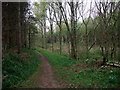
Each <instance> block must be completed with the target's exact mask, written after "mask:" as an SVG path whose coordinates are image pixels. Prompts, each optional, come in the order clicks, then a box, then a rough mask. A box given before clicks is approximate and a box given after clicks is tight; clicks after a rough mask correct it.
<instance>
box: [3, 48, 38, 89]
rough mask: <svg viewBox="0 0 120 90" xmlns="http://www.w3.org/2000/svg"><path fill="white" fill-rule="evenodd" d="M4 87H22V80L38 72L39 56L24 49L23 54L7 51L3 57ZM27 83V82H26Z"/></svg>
mask: <svg viewBox="0 0 120 90" xmlns="http://www.w3.org/2000/svg"><path fill="white" fill-rule="evenodd" d="M2 64H3V73H2V74H3V77H6V78H4V80H3V88H13V87H22V82H23V81H25V80H27V79H28V78H29V77H30V76H31V75H32V74H33V73H35V72H36V70H37V68H38V65H39V64H40V60H39V56H38V55H37V54H36V53H35V52H34V51H33V50H28V49H24V50H23V51H22V53H21V54H17V53H13V52H6V53H4V57H3V61H2ZM26 84H27V83H26Z"/></svg>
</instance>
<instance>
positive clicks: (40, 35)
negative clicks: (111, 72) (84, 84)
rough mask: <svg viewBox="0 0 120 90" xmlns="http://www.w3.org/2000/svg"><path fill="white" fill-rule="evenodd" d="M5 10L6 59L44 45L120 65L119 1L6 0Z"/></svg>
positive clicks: (69, 54) (66, 53)
mask: <svg viewBox="0 0 120 90" xmlns="http://www.w3.org/2000/svg"><path fill="white" fill-rule="evenodd" d="M2 11H3V12H2V30H3V31H2V39H3V40H2V43H3V58H4V57H5V55H6V53H8V52H10V53H12V52H14V53H18V54H21V53H22V52H23V49H25V48H27V49H33V48H41V49H45V50H47V51H51V52H53V53H56V54H60V55H63V56H67V57H69V58H70V59H76V60H81V61H86V62H88V61H90V60H92V61H94V62H96V64H100V65H109V66H112V67H118V68H120V2H119V1H118V2H110V1H107V2H95V1H94V2H93V1H91V2H89V3H87V4H86V2H84V1H79V2H35V3H28V2H3V3H2ZM7 68H8V67H7ZM3 70H4V66H3ZM5 70H6V69H5ZM3 72H4V71H3ZM5 76H6V73H5Z"/></svg>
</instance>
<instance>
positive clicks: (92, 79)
mask: <svg viewBox="0 0 120 90" xmlns="http://www.w3.org/2000/svg"><path fill="white" fill-rule="evenodd" d="M37 50H38V51H39V52H41V53H43V54H44V55H45V56H46V57H47V58H48V59H49V62H50V64H51V65H52V66H53V68H54V71H55V72H56V76H57V79H58V80H62V81H63V82H64V83H65V86H67V87H76V88H79V87H80V88H115V87H117V88H118V87H120V69H117V68H111V67H107V68H101V66H97V65H96V66H95V65H94V63H93V62H95V61H94V60H93V61H92V60H90V62H84V61H81V60H73V59H69V58H68V57H65V56H60V55H57V54H53V53H51V52H48V51H45V50H40V49H37Z"/></svg>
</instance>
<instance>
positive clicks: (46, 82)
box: [35, 52, 60, 88]
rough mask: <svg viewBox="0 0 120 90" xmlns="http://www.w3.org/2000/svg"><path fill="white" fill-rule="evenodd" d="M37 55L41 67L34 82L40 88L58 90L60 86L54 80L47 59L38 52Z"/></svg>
mask: <svg viewBox="0 0 120 90" xmlns="http://www.w3.org/2000/svg"><path fill="white" fill-rule="evenodd" d="M37 53H38V54H39V55H40V57H41V60H42V66H41V68H40V73H38V75H37V76H38V77H37V80H36V81H35V82H36V83H37V84H38V85H39V87H40V88H60V85H59V84H58V82H57V81H56V80H55V79H54V73H53V70H52V67H51V65H50V64H49V62H48V59H47V58H46V57H45V56H44V55H43V54H41V53H40V52H37Z"/></svg>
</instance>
